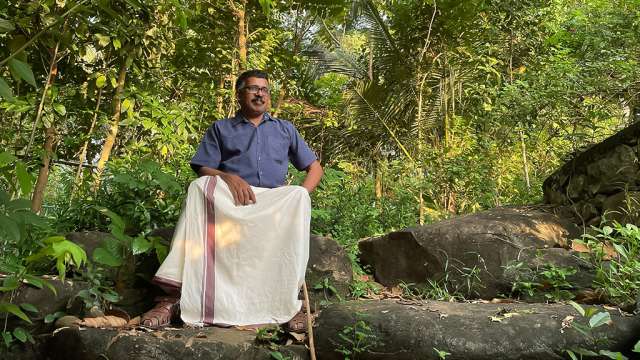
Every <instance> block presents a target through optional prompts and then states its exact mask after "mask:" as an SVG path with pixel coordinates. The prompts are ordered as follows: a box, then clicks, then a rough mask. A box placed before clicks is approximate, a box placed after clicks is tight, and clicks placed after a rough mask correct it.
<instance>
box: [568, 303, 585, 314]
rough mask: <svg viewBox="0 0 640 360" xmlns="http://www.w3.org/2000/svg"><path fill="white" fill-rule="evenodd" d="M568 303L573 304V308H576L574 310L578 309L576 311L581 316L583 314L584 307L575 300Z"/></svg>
mask: <svg viewBox="0 0 640 360" xmlns="http://www.w3.org/2000/svg"><path fill="white" fill-rule="evenodd" d="M569 305H571V306H573V308H574V309H576V311H578V313H579V314H580V315H582V316H584V308H583V307H582V306H581V305H580V304H578V303H576V302H575V301H569Z"/></svg>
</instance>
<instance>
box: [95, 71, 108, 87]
mask: <svg viewBox="0 0 640 360" xmlns="http://www.w3.org/2000/svg"><path fill="white" fill-rule="evenodd" d="M106 83H107V77H106V76H104V75H102V74H100V75H98V77H97V78H96V87H97V88H98V89H102V88H103V87H104V86H105V85H106Z"/></svg>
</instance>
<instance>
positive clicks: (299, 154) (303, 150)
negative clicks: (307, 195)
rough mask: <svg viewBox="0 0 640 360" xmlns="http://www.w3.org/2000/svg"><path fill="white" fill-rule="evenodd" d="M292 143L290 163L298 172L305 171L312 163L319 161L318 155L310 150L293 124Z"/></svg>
mask: <svg viewBox="0 0 640 360" xmlns="http://www.w3.org/2000/svg"><path fill="white" fill-rule="evenodd" d="M290 126H291V127H290V129H289V130H290V131H289V132H290V134H291V143H290V145H289V161H291V164H293V166H295V168H296V169H298V170H304V169H306V168H307V167H309V165H311V163H312V162H314V161H315V160H317V159H318V157H317V156H316V154H315V153H314V152H313V150H311V148H309V145H307V143H306V142H305V141H304V139H303V138H302V136H300V133H299V132H298V130H296V128H295V127H294V126H293V124H290Z"/></svg>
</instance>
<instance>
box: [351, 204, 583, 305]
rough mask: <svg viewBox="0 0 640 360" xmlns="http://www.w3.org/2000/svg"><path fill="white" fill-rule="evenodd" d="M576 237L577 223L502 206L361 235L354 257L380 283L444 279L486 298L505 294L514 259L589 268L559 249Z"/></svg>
mask: <svg viewBox="0 0 640 360" xmlns="http://www.w3.org/2000/svg"><path fill="white" fill-rule="evenodd" d="M577 235H578V232H577V227H575V226H574V225H572V224H571V223H568V222H565V221H562V220H561V219H560V218H558V217H557V216H555V215H553V214H551V213H548V212H546V211H543V210H542V209H540V208H536V207H530V206H529V207H503V208H496V209H492V210H488V211H483V212H478V213H475V214H471V215H466V216H460V217H454V218H451V219H448V220H444V221H441V222H438V223H434V224H429V225H425V226H420V227H415V228H409V229H406V230H403V231H398V232H392V233H390V234H387V235H385V236H382V237H378V238H370V239H364V240H362V241H360V242H359V248H360V253H361V254H360V261H361V263H362V265H364V266H369V267H370V269H371V270H372V272H373V275H374V277H375V279H376V280H377V281H378V282H380V283H382V284H383V285H385V286H394V285H396V284H398V283H400V282H405V283H425V282H426V281H427V280H434V281H445V280H446V281H447V282H448V283H449V284H450V286H451V285H453V287H454V288H457V290H458V291H461V292H463V293H464V295H465V296H471V297H475V296H479V297H482V298H492V297H496V296H498V295H500V294H507V293H509V291H510V290H511V283H512V278H511V276H508V274H506V273H505V271H506V270H508V269H509V267H510V265H514V263H517V262H523V263H524V264H527V265H528V266H538V265H544V264H553V265H556V266H574V267H578V268H581V269H583V270H587V269H589V268H590V265H589V264H587V263H586V262H584V261H581V260H580V259H579V258H578V257H576V256H574V255H573V254H572V253H571V252H570V251H567V250H565V249H564V248H566V247H569V243H570V239H572V238H574V237H577ZM554 248H559V250H553V251H550V250H551V249H554ZM547 252H550V253H547ZM579 273H580V272H579ZM582 275H583V274H582V273H580V276H582ZM570 281H572V279H570ZM580 283H581V284H584V283H587V285H588V283H590V280H589V279H583V280H582V281H580ZM450 290H451V288H450Z"/></svg>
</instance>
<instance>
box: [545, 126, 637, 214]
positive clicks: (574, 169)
mask: <svg viewBox="0 0 640 360" xmlns="http://www.w3.org/2000/svg"><path fill="white" fill-rule="evenodd" d="M639 139H640V122H637V123H635V124H632V125H631V126H629V127H627V128H626V129H623V130H622V131H620V132H618V133H617V134H615V135H613V136H611V137H609V138H607V139H606V140H604V141H602V142H600V143H598V144H596V145H593V146H591V147H590V148H588V149H586V150H585V151H583V152H581V153H579V154H577V155H576V156H575V157H574V158H573V159H571V160H570V161H568V162H567V163H566V164H564V165H563V166H562V167H561V168H560V169H558V170H557V171H555V172H554V173H553V174H552V175H551V176H549V177H548V178H547V179H546V180H545V182H544V184H543V191H544V200H545V202H546V203H547V204H552V205H554V206H556V207H557V211H558V212H559V213H562V214H564V216H568V217H570V218H571V219H572V220H573V221H574V222H576V223H578V224H581V225H598V224H599V223H600V222H601V221H602V220H603V215H605V218H606V219H607V220H619V221H624V222H626V221H629V222H633V221H637V220H638V219H640V216H639V215H640V214H638V212H636V213H635V214H634V213H631V214H629V213H628V212H626V210H628V209H629V208H630V207H631V208H633V207H635V208H636V209H637V208H638V202H637V199H636V200H635V201H633V202H631V201H629V196H627V195H626V194H625V193H628V192H630V193H631V194H632V198H633V196H636V195H633V194H634V193H635V194H637V192H638V191H640V161H638V159H639V158H640V142H639ZM606 212H613V213H612V214H613V216H606Z"/></svg>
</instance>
